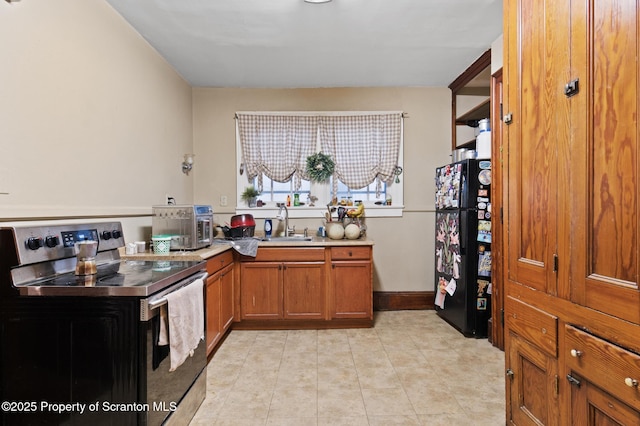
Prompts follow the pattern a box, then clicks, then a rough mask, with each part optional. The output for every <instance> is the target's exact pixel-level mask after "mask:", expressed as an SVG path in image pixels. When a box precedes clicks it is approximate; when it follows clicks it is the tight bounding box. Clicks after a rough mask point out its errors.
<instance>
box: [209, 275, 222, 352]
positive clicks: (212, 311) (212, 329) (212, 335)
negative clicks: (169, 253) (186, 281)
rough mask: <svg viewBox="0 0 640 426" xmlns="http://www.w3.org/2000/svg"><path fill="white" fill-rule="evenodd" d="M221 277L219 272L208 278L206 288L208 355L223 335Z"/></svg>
mask: <svg viewBox="0 0 640 426" xmlns="http://www.w3.org/2000/svg"><path fill="white" fill-rule="evenodd" d="M220 277H221V274H220V273H217V274H214V275H212V276H210V277H209V278H207V290H206V305H207V309H206V315H207V330H206V333H205V334H206V340H207V355H208V354H209V353H211V351H212V350H213V348H214V347H215V345H216V343H217V342H218V340H220V337H221V336H222V327H220Z"/></svg>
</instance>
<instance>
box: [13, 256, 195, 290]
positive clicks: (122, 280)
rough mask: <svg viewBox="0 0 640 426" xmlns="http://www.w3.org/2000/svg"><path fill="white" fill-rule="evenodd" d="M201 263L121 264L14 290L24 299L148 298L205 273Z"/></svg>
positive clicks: (151, 262) (126, 261)
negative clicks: (183, 280)
mask: <svg viewBox="0 0 640 426" xmlns="http://www.w3.org/2000/svg"><path fill="white" fill-rule="evenodd" d="M204 265H205V262H204V261H143V260H120V261H115V262H110V263H106V264H102V265H98V267H97V271H98V272H97V274H95V275H85V276H77V275H75V272H68V273H64V274H60V275H55V276H53V277H50V278H46V279H43V280H36V281H32V282H28V283H25V284H22V285H19V286H17V287H16V288H18V290H19V292H20V294H21V295H23V296H132V297H146V296H150V295H152V294H154V293H156V292H158V291H161V290H163V289H164V288H166V287H168V286H170V285H172V284H175V283H177V282H178V281H180V280H182V279H185V278H187V277H189V276H191V275H193V274H196V273H197V272H199V271H200V270H203V269H204Z"/></svg>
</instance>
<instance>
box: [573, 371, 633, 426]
mask: <svg viewBox="0 0 640 426" xmlns="http://www.w3.org/2000/svg"><path fill="white" fill-rule="evenodd" d="M571 376H572V378H573V379H574V380H577V381H574V382H573V383H572V385H571V424H573V425H584V426H605V425H611V426H613V425H640V412H639V411H637V410H634V409H633V408H632V407H629V406H628V405H626V404H624V403H623V402H621V401H619V400H617V399H616V398H615V397H613V396H611V395H610V394H609V393H607V392H605V391H603V390H602V389H600V388H599V387H597V386H595V385H593V384H591V383H589V382H587V381H586V380H581V379H580V377H579V376H573V375H571Z"/></svg>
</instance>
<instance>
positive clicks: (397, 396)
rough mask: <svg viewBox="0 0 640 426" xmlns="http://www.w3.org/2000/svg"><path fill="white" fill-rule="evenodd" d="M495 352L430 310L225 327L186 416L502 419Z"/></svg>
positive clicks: (214, 419)
mask: <svg viewBox="0 0 640 426" xmlns="http://www.w3.org/2000/svg"><path fill="white" fill-rule="evenodd" d="M504 401H505V398H504V353H503V352H501V351H500V350H498V349H496V348H494V347H493V346H491V344H490V343H489V342H488V341H487V340H486V339H468V338H465V337H463V336H462V335H461V334H460V333H459V332H457V331H456V330H454V329H453V328H452V327H451V326H449V325H448V324H447V323H445V322H444V321H443V320H442V319H440V318H439V317H438V316H437V315H436V313H435V311H394V312H376V313H375V327H373V328H369V329H349V330H290V331H232V332H231V333H230V335H229V336H228V337H227V339H226V340H225V342H224V343H223V344H222V346H221V347H220V349H219V350H218V352H217V353H216V354H215V356H214V357H213V359H212V360H211V362H210V363H209V366H208V371H207V397H206V399H205V400H204V402H203V403H202V405H201V406H200V409H199V410H198V412H197V413H196V415H195V417H194V418H193V420H192V421H191V425H197V426H200V425H278V426H280V425H283V426H288V425H296V426H299V425H304V426H306V425H318V426H323V425H348V426H357V425H429V426H439V425H442V426H445V425H446V426H450V425H465V426H467V425H479V426H480V425H481V426H484V425H487V426H493V425H504V424H505V414H504V413H505V402H504Z"/></svg>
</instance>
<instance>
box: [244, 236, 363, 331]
mask: <svg viewBox="0 0 640 426" xmlns="http://www.w3.org/2000/svg"><path fill="white" fill-rule="evenodd" d="M240 263H241V264H240V291H239V298H240V310H241V313H240V318H241V322H240V323H238V324H236V327H239V328H251V327H260V328H269V327H275V328H278V327H284V326H286V324H296V327H300V328H313V327H344V326H350V325H351V326H357V327H362V326H370V325H371V321H372V320H373V291H372V289H373V276H372V247H371V246H368V245H367V246H355V245H344V246H338V247H334V246H331V247H326V246H323V247H318V246H315V247H278V248H275V247H260V248H259V249H258V253H257V255H256V257H255V258H250V257H246V256H243V257H241V262H240ZM307 320H309V321H307Z"/></svg>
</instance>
